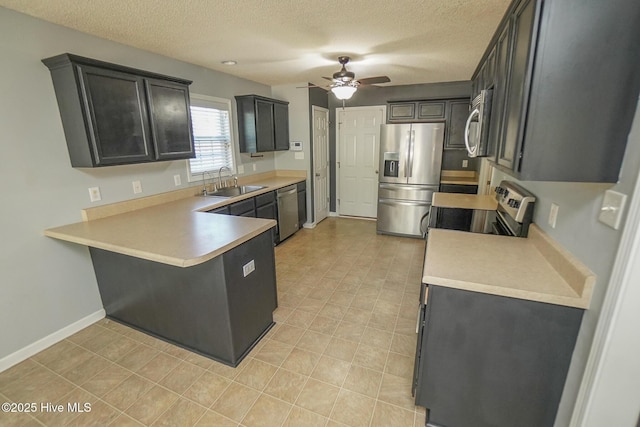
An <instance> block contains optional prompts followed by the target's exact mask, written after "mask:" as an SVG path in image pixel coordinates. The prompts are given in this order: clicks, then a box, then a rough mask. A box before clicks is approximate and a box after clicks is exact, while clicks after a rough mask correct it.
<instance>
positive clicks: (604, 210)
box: [598, 190, 627, 230]
mask: <svg viewBox="0 0 640 427" xmlns="http://www.w3.org/2000/svg"><path fill="white" fill-rule="evenodd" d="M626 203H627V195H626V194H622V193H618V192H617V191H613V190H607V191H605V192H604V198H603V199H602V207H601V208H600V215H598V221H600V222H602V223H603V224H607V225H608V226H609V227H611V228H613V229H614V230H617V229H618V228H619V227H620V220H621V219H622V213H623V212H624V205H625V204H626Z"/></svg>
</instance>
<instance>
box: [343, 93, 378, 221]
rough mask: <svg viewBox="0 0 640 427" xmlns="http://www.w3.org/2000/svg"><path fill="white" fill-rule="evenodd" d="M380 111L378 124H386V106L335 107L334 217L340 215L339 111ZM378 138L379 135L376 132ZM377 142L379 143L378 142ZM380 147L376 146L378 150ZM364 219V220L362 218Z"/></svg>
mask: <svg viewBox="0 0 640 427" xmlns="http://www.w3.org/2000/svg"><path fill="white" fill-rule="evenodd" d="M373 109H380V110H382V121H381V122H380V124H381V125H382V124H386V118H387V106H386V105H366V106H359V107H336V111H335V115H336V164H335V165H334V168H335V171H336V215H337V216H341V215H340V202H339V201H338V200H340V168H339V167H338V163H340V111H358V110H373ZM378 136H380V133H379V131H378ZM378 142H380V141H379V140H378ZM379 149H380V146H379V145H378V150H379ZM363 219H365V218H363ZM371 220H372V221H375V220H376V218H371Z"/></svg>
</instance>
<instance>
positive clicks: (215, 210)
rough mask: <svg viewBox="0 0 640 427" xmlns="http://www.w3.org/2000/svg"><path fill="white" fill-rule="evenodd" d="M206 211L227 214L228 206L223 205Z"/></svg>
mask: <svg viewBox="0 0 640 427" xmlns="http://www.w3.org/2000/svg"><path fill="white" fill-rule="evenodd" d="M207 212H208V213H215V214H223V215H229V206H223V207H221V208H217V209H213V210H210V211H207Z"/></svg>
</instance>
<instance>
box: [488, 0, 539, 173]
mask: <svg viewBox="0 0 640 427" xmlns="http://www.w3.org/2000/svg"><path fill="white" fill-rule="evenodd" d="M535 12H536V2H535V0H524V1H522V2H521V3H520V4H519V5H518V7H517V8H516V10H515V11H514V13H513V15H512V17H511V22H512V26H513V29H512V30H511V31H512V39H511V46H512V48H511V61H510V69H509V81H508V84H507V91H506V103H505V111H506V113H505V116H504V137H503V140H502V143H501V144H500V146H499V147H498V152H497V154H498V158H497V161H498V164H500V165H502V166H505V167H507V168H509V169H515V168H516V167H517V165H516V164H515V162H516V161H519V160H520V150H519V148H520V143H521V140H522V130H523V129H524V120H522V117H523V113H524V111H525V108H526V106H527V100H528V95H529V91H528V84H529V82H530V80H531V78H530V76H531V69H532V67H531V65H532V58H530V57H531V47H532V45H533V43H535V37H536V32H534V31H533V29H534V18H535V16H536V13H535Z"/></svg>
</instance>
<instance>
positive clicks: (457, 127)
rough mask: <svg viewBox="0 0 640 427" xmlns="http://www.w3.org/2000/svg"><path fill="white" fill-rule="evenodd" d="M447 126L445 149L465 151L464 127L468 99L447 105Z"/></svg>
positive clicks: (453, 101)
mask: <svg viewBox="0 0 640 427" xmlns="http://www.w3.org/2000/svg"><path fill="white" fill-rule="evenodd" d="M447 108H448V112H447V117H448V120H447V124H446V135H445V140H444V148H445V149H465V145H464V127H465V124H466V122H467V117H468V116H469V99H468V98H464V99H457V100H452V101H449V102H448V104H447Z"/></svg>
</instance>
